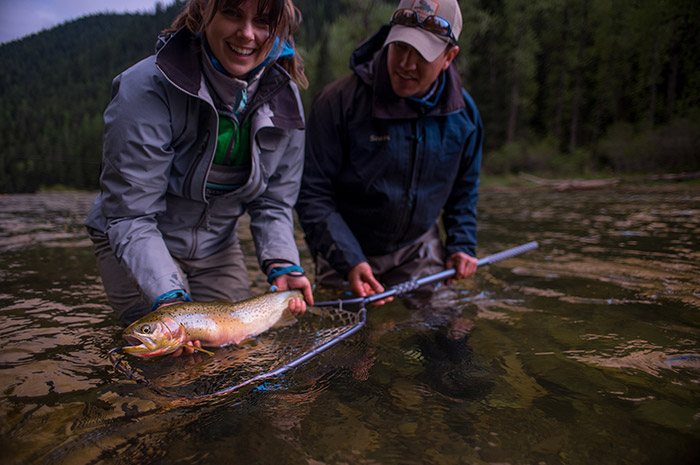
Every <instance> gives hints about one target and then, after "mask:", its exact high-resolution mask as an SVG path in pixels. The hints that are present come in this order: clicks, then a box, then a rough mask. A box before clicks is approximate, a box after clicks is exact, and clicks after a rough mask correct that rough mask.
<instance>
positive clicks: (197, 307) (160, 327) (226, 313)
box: [122, 289, 303, 357]
mask: <svg viewBox="0 0 700 465" xmlns="http://www.w3.org/2000/svg"><path fill="white" fill-rule="evenodd" d="M295 298H303V295H302V293H301V291H299V290H296V289H295V290H291V291H278V292H267V293H265V294H262V295H259V296H256V297H251V298H250V299H245V300H241V301H238V302H229V301H223V300H218V301H215V302H184V303H180V304H173V305H167V306H164V307H161V308H159V309H157V310H155V311H153V312H151V313H149V314H148V315H146V316H144V317H143V318H141V319H139V320H137V321H135V322H134V323H132V324H131V325H129V326H128V327H127V328H126V329H125V330H124V332H123V333H122V336H123V338H124V339H125V340H126V341H127V342H128V343H129V344H130V345H126V346H124V347H122V350H123V351H124V352H126V353H127V354H131V355H135V356H137V357H154V356H157V355H167V354H171V353H173V352H175V351H176V350H178V349H179V348H181V347H183V346H185V345H187V342H191V341H200V342H201V344H202V346H205V347H224V346H227V345H231V344H240V343H241V342H243V341H245V340H246V339H249V338H252V337H255V336H257V335H259V334H262V333H263V332H265V331H267V330H268V329H270V328H273V327H279V326H284V325H288V324H293V323H294V322H296V318H294V316H292V314H291V313H290V312H289V310H288V306H289V301H290V300H292V299H295ZM190 347H191V346H190ZM193 348H194V349H195V350H198V351H201V352H206V353H209V354H212V355H213V353H212V352H210V351H208V350H205V349H200V348H198V347H193Z"/></svg>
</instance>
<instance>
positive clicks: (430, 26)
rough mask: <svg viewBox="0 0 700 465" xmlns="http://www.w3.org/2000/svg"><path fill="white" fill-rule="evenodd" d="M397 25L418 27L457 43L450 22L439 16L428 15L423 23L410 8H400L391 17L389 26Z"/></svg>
mask: <svg viewBox="0 0 700 465" xmlns="http://www.w3.org/2000/svg"><path fill="white" fill-rule="evenodd" d="M394 24H398V25H399V26H407V27H419V28H421V29H425V30H426V31H428V32H432V33H433V34H435V35H438V36H443V37H448V38H450V39H452V40H453V41H454V42H457V39H455V37H454V35H452V26H450V22H449V21H448V20H446V19H445V18H443V17H441V16H435V15H430V16H427V17H426V18H425V19H424V20H423V21H421V20H420V18H419V17H418V12H416V10H412V9H411V8H401V9H400V10H396V11H395V12H394V15H393V16H392V17H391V25H392V26H393V25H394Z"/></svg>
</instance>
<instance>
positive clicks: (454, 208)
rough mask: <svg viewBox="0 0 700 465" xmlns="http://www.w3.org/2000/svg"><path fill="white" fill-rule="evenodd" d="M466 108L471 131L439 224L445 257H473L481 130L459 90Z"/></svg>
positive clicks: (471, 104)
mask: <svg viewBox="0 0 700 465" xmlns="http://www.w3.org/2000/svg"><path fill="white" fill-rule="evenodd" d="M462 92H463V95H464V100H465V103H466V105H467V108H466V114H467V117H468V118H469V119H470V120H471V122H472V123H473V130H472V131H471V133H470V134H469V136H468V137H467V139H466V143H465V144H464V147H463V148H462V161H461V163H460V167H459V175H458V176H457V179H456V180H455V183H454V186H453V187H452V191H451V193H450V196H449V199H448V201H447V203H446V204H445V208H444V211H443V216H442V219H443V225H444V226H445V232H446V233H447V241H446V244H445V251H446V253H447V256H448V257H449V256H450V255H452V254H453V253H455V252H464V253H466V254H468V255H471V256H472V257H476V236H477V234H476V203H477V200H478V196H479V194H478V189H479V171H480V169H481V150H482V144H483V139H484V128H483V124H482V122H481V117H480V116H479V111H478V110H477V108H476V105H475V104H474V101H473V100H472V98H471V96H469V94H467V92H466V91H464V90H463V91H462Z"/></svg>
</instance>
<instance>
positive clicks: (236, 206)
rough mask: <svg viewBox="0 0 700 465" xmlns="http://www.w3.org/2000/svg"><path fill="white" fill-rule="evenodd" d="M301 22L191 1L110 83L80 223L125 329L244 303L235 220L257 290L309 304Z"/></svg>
mask: <svg viewBox="0 0 700 465" xmlns="http://www.w3.org/2000/svg"><path fill="white" fill-rule="evenodd" d="M300 20H301V15H300V13H299V11H298V10H297V9H296V7H295V6H294V4H293V3H292V1H291V0H189V1H188V2H187V4H186V6H185V9H184V11H183V12H182V13H181V14H180V15H179V16H178V17H177V18H176V19H175V21H174V23H173V25H172V26H171V27H170V28H169V29H167V30H166V31H164V34H163V35H162V36H161V37H160V41H159V48H158V52H157V53H156V54H155V55H153V56H151V57H149V58H147V59H145V60H143V61H141V62H139V63H137V64H136V65H134V66H132V67H131V68H129V69H128V70H126V71H124V72H123V73H121V74H120V75H119V76H117V78H116V79H115V80H114V86H113V90H112V101H111V102H110V104H109V106H108V107H107V110H106V111H105V131H104V144H103V145H104V153H103V163H102V167H103V169H102V172H101V176H100V184H101V192H100V194H99V195H98V196H97V199H96V200H95V203H94V205H93V207H92V209H91V211H90V213H89V215H88V219H87V222H86V224H87V227H88V231H89V233H90V237H91V239H92V240H93V242H94V244H95V252H96V255H97V262H98V266H99V269H100V274H101V277H102V282H103V284H104V287H105V291H106V292H107V296H108V297H109V299H110V303H111V305H112V307H113V308H114V310H115V312H116V313H117V314H118V316H119V318H120V320H121V323H122V324H123V325H125V326H126V325H128V324H130V323H132V322H133V321H135V320H137V319H139V318H141V317H143V316H144V315H146V314H148V313H150V312H153V311H155V310H157V309H159V308H161V307H164V306H166V305H172V304H176V303H182V302H187V301H192V300H194V301H195V302H206V301H214V300H229V301H237V300H241V299H244V298H247V297H250V287H249V278H248V270H247V268H246V266H245V263H244V257H243V253H242V251H241V248H240V244H239V241H238V234H237V227H238V219H239V217H240V216H241V215H243V214H244V213H246V212H247V213H248V214H249V215H250V218H251V220H250V221H251V230H252V233H253V238H254V241H255V251H256V255H257V259H258V263H259V265H260V268H261V270H262V272H263V273H265V274H267V275H268V282H269V283H270V284H273V285H274V286H276V288H277V289H278V290H280V291H285V290H288V289H301V290H302V293H303V298H302V297H296V298H293V299H290V301H289V302H288V308H289V310H290V311H291V312H292V313H294V314H299V313H301V312H303V311H305V309H306V304H307V303H308V304H312V303H313V297H312V293H311V285H310V283H309V280H308V279H307V278H306V276H305V275H304V272H303V270H302V268H301V267H300V266H299V265H300V259H299V252H298V250H297V247H296V243H295V240H294V232H293V220H292V218H293V215H292V207H293V206H294V203H295V201H296V198H297V195H298V192H299V185H300V180H301V169H302V166H303V150H304V118H303V110H302V106H301V101H300V98H299V91H298V86H302V87H304V86H306V77H305V76H304V70H303V63H302V60H301V59H300V58H299V56H298V55H297V53H296V52H295V50H294V40H293V34H294V32H295V31H296V29H297V28H298V26H299V22H300ZM188 342H190V343H191V344H194V345H198V344H199V341H198V340H192V341H188ZM186 350H187V351H191V349H190V348H187V349H186ZM180 352H181V351H178V352H176V353H175V355H179V353H180Z"/></svg>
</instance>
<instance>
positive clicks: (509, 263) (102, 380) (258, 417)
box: [0, 185, 700, 465]
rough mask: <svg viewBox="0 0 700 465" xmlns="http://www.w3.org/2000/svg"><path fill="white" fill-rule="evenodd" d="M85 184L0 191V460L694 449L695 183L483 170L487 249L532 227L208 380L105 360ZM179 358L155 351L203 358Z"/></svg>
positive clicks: (596, 454)
mask: <svg viewBox="0 0 700 465" xmlns="http://www.w3.org/2000/svg"><path fill="white" fill-rule="evenodd" d="M92 198H93V195H92V194H87V193H72V192H66V193H51V194H35V195H11V196H4V197H2V198H0V438H1V439H2V446H0V447H1V449H0V462H1V463H3V464H7V465H9V464H34V463H36V464H44V463H60V464H87V463H94V464H97V463H105V464H122V463H139V464H151V463H152V464H165V463H168V464H171V463H175V464H177V463H186V464H213V463H261V464H267V463H270V464H272V463H274V464H279V463H285V464H286V463H290V464H314V465H316V464H323V463H328V464H341V463H352V464H356V463H357V464H359V463H362V464H394V463H401V464H413V463H415V464H542V465H544V464H546V465H554V464H592V463H595V464H692V463H700V344H699V342H698V341H699V340H700V241H699V239H700V188H698V187H697V186H684V185H674V186H666V187H664V186H662V187H650V188H644V189H642V188H619V189H614V190H605V191H595V192H593V191H581V192H566V193H561V192H554V191H547V190H531V191H528V190H522V191H498V190H491V191H489V190H485V191H484V192H482V194H481V200H480V204H479V209H480V217H479V227H480V229H479V241H480V242H479V254H480V256H485V255H487V254H491V253H495V252H498V251H500V250H503V249H507V248H510V247H514V246H516V245H519V244H522V243H525V242H529V241H533V240H537V241H538V242H539V243H540V247H539V249H537V250H535V251H531V252H528V253H526V254H523V255H520V256H518V257H515V258H511V259H508V260H505V261H503V262H499V263H496V264H493V265H490V266H488V267H486V268H481V269H480V270H479V272H478V273H477V275H476V276H475V277H473V278H471V279H469V280H466V281H463V282H460V283H458V284H457V285H456V286H454V288H453V291H450V290H449V289H447V290H443V292H442V294H440V295H439V296H438V297H436V298H435V299H434V301H433V302H431V303H428V304H426V303H425V302H421V301H418V300H415V299H405V298H398V299H396V300H395V301H394V302H392V303H390V304H387V305H385V306H382V307H372V308H370V309H369V310H368V316H367V325H366V326H365V327H364V328H363V329H362V330H361V331H360V332H358V333H357V334H355V335H354V336H352V337H351V338H349V339H348V340H347V341H344V342H342V343H341V344H339V345H337V346H335V347H333V348H332V349H330V350H329V351H327V352H325V353H323V354H321V355H320V356H318V357H316V358H314V359H312V360H311V361H309V362H307V363H306V364H304V365H301V366H300V367H298V368H296V369H294V370H293V371H291V372H289V373H286V374H283V375H281V376H280V377H278V378H275V380H274V381H273V382H268V383H264V384H261V385H260V386H257V387H255V388H253V389H248V390H246V391H245V392H233V393H230V394H226V395H222V396H215V397H213V398H209V399H205V400H198V401H189V400H177V399H170V398H167V397H164V396H162V395H159V394H157V393H156V392H154V391H153V390H152V389H149V388H148V387H146V386H144V385H143V384H140V383H136V382H134V381H133V380H131V379H129V378H128V377H127V376H125V375H124V373H122V372H120V371H116V370H115V369H114V368H113V366H112V364H111V363H110V361H109V359H108V357H107V352H108V351H109V349H111V348H112V347H115V346H117V345H119V344H120V343H121V339H120V331H121V328H120V327H119V324H118V322H117V320H116V318H115V317H114V316H113V315H112V314H111V312H110V309H109V306H108V304H107V300H106V297H105V295H104V292H103V290H102V288H101V285H100V280H99V277H98V275H97V271H96V266H95V262H94V257H93V255H92V250H91V247H90V243H89V240H88V239H87V237H86V234H85V231H84V229H83V227H82V220H83V218H84V216H85V214H86V212H87V210H88V208H89V205H90V202H91V201H92ZM241 236H242V238H243V245H244V250H246V251H247V252H251V247H252V246H251V242H250V235H249V233H248V232H247V231H246V230H245V228H242V229H241ZM299 244H300V246H301V247H302V248H304V246H303V240H302V239H301V236H300V237H299ZM249 255H250V254H249ZM305 261H306V264H307V269H311V268H310V266H309V265H308V254H306V255H305ZM248 265H249V269H250V274H251V279H252V280H253V283H254V292H255V293H262V292H264V291H265V286H264V285H265V281H264V279H263V277H262V275H260V273H259V272H258V271H257V269H256V266H255V260H254V258H252V257H251V258H250V259H249V262H248ZM225 350H228V351H231V350H235V349H217V351H225ZM172 360H173V359H170V360H166V359H162V360H160V361H159V360H155V361H153V360H152V361H149V363H151V364H153V365H152V366H153V367H154V369H155V367H159V368H158V369H160V370H161V371H162V370H166V371H167V370H170V368H171V367H174V368H173V369H175V368H177V370H178V371H179V372H181V373H185V374H186V375H187V374H189V375H193V374H194V375H197V374H198V373H201V372H202V371H206V359H205V358H204V356H202V355H195V356H190V358H185V357H181V359H180V360H179V361H178V363H179V364H178V365H173V362H172ZM168 363H170V365H167V364H168ZM194 375H193V376H194Z"/></svg>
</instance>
